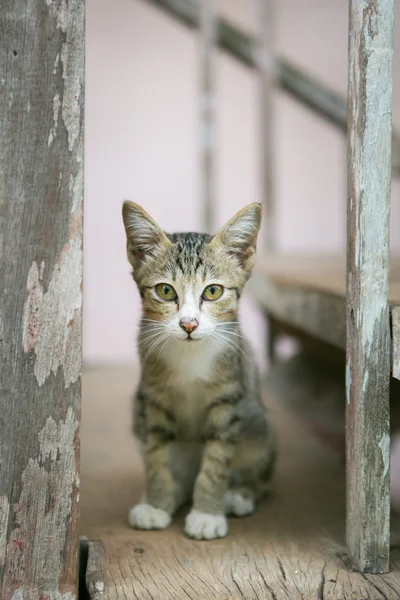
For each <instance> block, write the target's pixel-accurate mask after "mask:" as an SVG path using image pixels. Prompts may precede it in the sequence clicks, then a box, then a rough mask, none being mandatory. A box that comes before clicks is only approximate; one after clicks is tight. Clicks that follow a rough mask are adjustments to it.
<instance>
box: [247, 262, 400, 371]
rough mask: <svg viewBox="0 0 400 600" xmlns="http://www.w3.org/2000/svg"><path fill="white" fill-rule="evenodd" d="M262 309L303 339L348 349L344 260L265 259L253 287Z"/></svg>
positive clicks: (394, 308) (395, 327)
mask: <svg viewBox="0 0 400 600" xmlns="http://www.w3.org/2000/svg"><path fill="white" fill-rule="evenodd" d="M248 290H249V292H250V295H251V296H252V298H253V299H254V300H255V302H256V303H257V304H258V306H260V308H261V309H262V310H263V311H264V312H266V313H267V314H268V316H269V317H270V318H272V319H273V321H274V322H275V323H278V327H279V325H280V326H281V327H282V328H283V329H284V328H288V327H289V328H290V329H291V330H292V331H293V333H294V334H295V335H296V334H298V335H299V336H300V337H303V336H311V337H312V338H315V339H317V340H321V341H322V342H325V343H327V344H329V345H331V346H333V347H334V348H337V349H339V350H345V349H346V259H345V257H344V256H322V255H321V256H306V255H303V256H299V255H296V256H295V255H282V256H262V257H261V258H260V259H259V260H258V263H257V265H256V267H255V269H254V273H253V276H252V278H251V279H250V281H249V284H248ZM389 301H390V306H391V326H392V375H393V377H396V378H397V379H400V347H399V346H400V259H399V258H396V259H393V260H392V261H391V269H390V296H389Z"/></svg>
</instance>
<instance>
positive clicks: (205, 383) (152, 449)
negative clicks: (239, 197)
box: [122, 202, 275, 540]
mask: <svg viewBox="0 0 400 600" xmlns="http://www.w3.org/2000/svg"><path fill="white" fill-rule="evenodd" d="M122 212H123V220H124V224H125V230H126V235H127V254H128V259H129V262H130V263H131V265H132V267H133V278H134V280H135V281H136V284H137V286H138V288H139V292H140V295H141V298H142V309H143V315H142V320H141V324H140V333H139V336H138V347H139V355H140V360H141V366H142V373H141V381H140V384H139V387H138V389H137V392H136V396H135V402H134V431H135V434H136V436H137V437H138V438H139V440H140V443H141V448H142V452H143V458H144V463H145V469H146V480H147V486H146V494H145V496H144V498H143V499H142V501H141V503H140V504H138V505H137V506H135V507H134V508H132V510H131V511H130V514H129V522H130V524H131V525H132V526H133V527H135V528H138V529H164V528H166V527H168V526H169V524H170V523H171V519H172V516H173V515H174V513H175V512H176V511H177V510H178V508H179V507H180V506H182V505H183V504H184V503H186V502H187V501H188V500H193V506H192V509H191V511H190V513H189V514H188V516H187V517H186V523H185V531H186V533H187V535H189V536H190V537H193V538H195V539H199V540H200V539H214V538H219V537H224V536H225V535H226V534H227V532H228V525H227V519H226V516H225V515H227V514H233V515H236V516H244V515H247V514H250V513H252V512H253V510H254V506H255V503H256V501H257V500H258V499H259V498H260V496H261V495H262V494H263V492H265V491H266V489H267V484H268V480H269V478H270V476H271V474H272V470H273V464H274V456H275V441H274V433H273V430H272V428H271V425H270V424H269V422H268V418H267V415H266V412H265V409H264V407H263V405H262V403H261V399H260V386H259V377H258V372H257V368H256V364H255V360H254V357H253V353H252V351H251V349H250V346H249V345H248V343H247V341H246V340H245V338H244V337H243V335H242V333H241V329H240V326H239V322H238V304H239V299H240V295H241V293H242V290H243V287H244V285H245V283H246V281H247V279H248V278H249V276H250V272H251V269H252V267H253V263H254V259H255V251H256V240H257V234H258V230H259V227H260V221H261V206H260V205H259V204H250V205H249V206H247V207H246V208H244V209H243V210H242V211H240V212H239V213H238V214H237V215H236V216H234V217H233V218H232V219H231V220H230V221H229V222H228V223H227V225H225V227H224V228H223V229H222V230H221V231H219V233H217V234H216V235H215V236H214V237H212V236H209V235H206V234H200V233H175V234H172V235H169V234H166V233H164V232H163V231H162V229H160V227H159V226H158V225H157V224H156V223H155V221H154V220H153V219H152V218H151V217H150V216H149V215H148V214H147V213H146V212H145V211H144V210H143V209H142V208H141V207H140V206H138V205H137V204H134V203H132V202H125V203H124V206H123V211H122Z"/></svg>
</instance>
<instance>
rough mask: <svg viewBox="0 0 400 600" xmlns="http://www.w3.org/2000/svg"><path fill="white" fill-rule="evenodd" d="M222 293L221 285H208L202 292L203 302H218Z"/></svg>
mask: <svg viewBox="0 0 400 600" xmlns="http://www.w3.org/2000/svg"><path fill="white" fill-rule="evenodd" d="M223 292H224V288H223V287H222V285H215V284H213V285H208V286H207V287H206V289H205V290H204V292H203V300H218V298H221V296H222V294H223Z"/></svg>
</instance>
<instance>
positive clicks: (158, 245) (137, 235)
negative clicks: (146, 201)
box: [122, 201, 172, 267]
mask: <svg viewBox="0 0 400 600" xmlns="http://www.w3.org/2000/svg"><path fill="white" fill-rule="evenodd" d="M122 218H123V221H124V225H125V231H126V241H127V253H128V260H129V262H130V263H131V265H132V266H133V267H135V266H136V265H137V264H138V263H139V262H141V261H143V260H145V259H146V258H149V257H154V256H157V254H159V253H160V252H162V250H163V249H165V248H167V247H168V246H171V245H172V242H171V241H170V240H169V239H168V238H167V236H166V235H165V233H164V232H163V230H162V229H161V228H160V227H159V226H158V225H157V223H156V222H155V221H154V219H152V218H151V217H150V215H149V214H148V213H147V212H146V211H145V210H144V209H143V208H142V207H141V206H139V205H138V204H135V202H128V201H126V202H124V204H123V207H122Z"/></svg>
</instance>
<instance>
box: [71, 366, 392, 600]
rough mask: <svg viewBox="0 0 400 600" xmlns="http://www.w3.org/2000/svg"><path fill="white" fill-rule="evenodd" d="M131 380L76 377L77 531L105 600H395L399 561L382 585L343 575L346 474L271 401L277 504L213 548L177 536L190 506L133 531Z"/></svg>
mask: <svg viewBox="0 0 400 600" xmlns="http://www.w3.org/2000/svg"><path fill="white" fill-rule="evenodd" d="M138 375H139V373H138V370H135V369H132V368H131V367H125V368H122V367H117V368H115V367H114V368H110V369H104V368H103V369H97V370H91V371H90V372H86V373H85V374H84V377H83V390H84V398H85V402H84V405H83V418H82V423H83V425H82V490H81V498H82V519H81V529H82V534H84V535H87V536H88V538H89V539H90V540H98V541H99V543H100V544H101V547H102V549H103V551H104V554H103V553H102V555H103V557H104V563H102V561H101V560H100V561H97V562H96V564H97V565H99V567H100V568H99V569H97V568H96V569H95V572H96V571H97V573H100V576H99V577H98V576H97V575H95V576H94V577H90V579H91V580H92V581H94V580H98V581H102V580H103V573H104V572H105V571H106V572H107V582H106V593H105V598H107V600H121V599H125V598H126V599H129V600H135V599H140V600H152V599H153V600H167V599H168V600H182V599H184V600H189V599H190V598H191V599H193V600H197V599H203V598H204V599H210V600H211V599H215V600H222V599H224V600H225V599H229V600H243V598H245V599H246V600H256V599H258V598H259V599H260V600H273V599H274V598H276V600H287V599H290V600H301V599H302V598H303V599H304V600H321V599H322V598H324V599H327V598H329V600H343V599H344V598H354V599H357V600H360V599H361V598H369V599H370V600H371V599H372V600H384V599H385V598H387V599H390V600H398V598H399V597H400V572H399V567H400V562H399V558H400V551H399V550H395V551H394V552H393V556H392V561H393V562H392V570H393V572H392V573H391V574H390V575H387V576H375V577H374V578H373V579H372V580H367V579H366V578H365V577H364V576H363V575H362V574H361V573H358V572H351V571H349V569H348V560H347V558H346V553H345V549H344V541H345V535H344V534H345V531H344V522H345V485H344V484H345V481H344V468H343V464H342V462H341V461H340V459H339V458H338V455H337V454H336V453H335V452H333V451H332V450H331V449H330V448H328V447H326V446H325V445H323V444H321V443H320V442H319V441H318V440H316V439H315V437H314V436H313V435H310V431H309V429H308V428H305V427H304V426H303V423H301V421H299V420H298V419H297V418H295V417H294V416H293V415H292V414H290V413H288V412H286V411H284V410H283V409H282V403H281V401H280V399H278V400H274V399H273V397H272V396H271V395H270V396H268V397H266V402H267V404H268V406H269V408H270V414H271V418H273V421H274V424H275V426H276V427H277V432H278V438H279V455H278V462H277V471H276V475H275V477H274V481H273V484H274V494H273V495H272V496H271V497H270V498H269V499H266V500H265V501H263V502H262V503H261V505H260V506H259V507H258V508H257V510H256V512H255V514H254V515H252V516H250V517H246V518H244V519H240V518H239V519H230V521H229V526H230V532H229V535H228V537H227V538H225V539H222V540H215V541H213V542H197V541H194V540H190V539H188V538H186V537H185V535H184V531H183V522H184V516H185V514H186V513H187V511H188V510H189V507H186V508H185V509H184V510H183V511H182V512H181V513H180V514H179V515H178V516H177V518H176V519H174V523H173V525H172V526H171V527H170V528H168V529H167V530H165V531H151V532H149V531H136V530H132V529H130V528H129V526H128V523H127V514H128V511H129V508H130V507H131V506H132V504H134V503H135V502H136V501H137V500H138V499H139V497H140V495H141V493H142V490H143V485H144V471H143V465H142V461H141V458H140V455H139V453H138V450H137V448H136V449H135V447H134V445H133V444H132V435H131V423H130V418H131V391H132V389H133V387H134V385H135V384H136V382H137V378H138ZM110 396H112V398H113V402H110ZM116 407H118V409H117V410H116ZM99 431H107V435H106V436H99V435H98V433H99ZM394 525H396V523H394ZM395 531H396V530H395ZM89 561H90V558H89ZM94 597H95V596H94Z"/></svg>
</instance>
